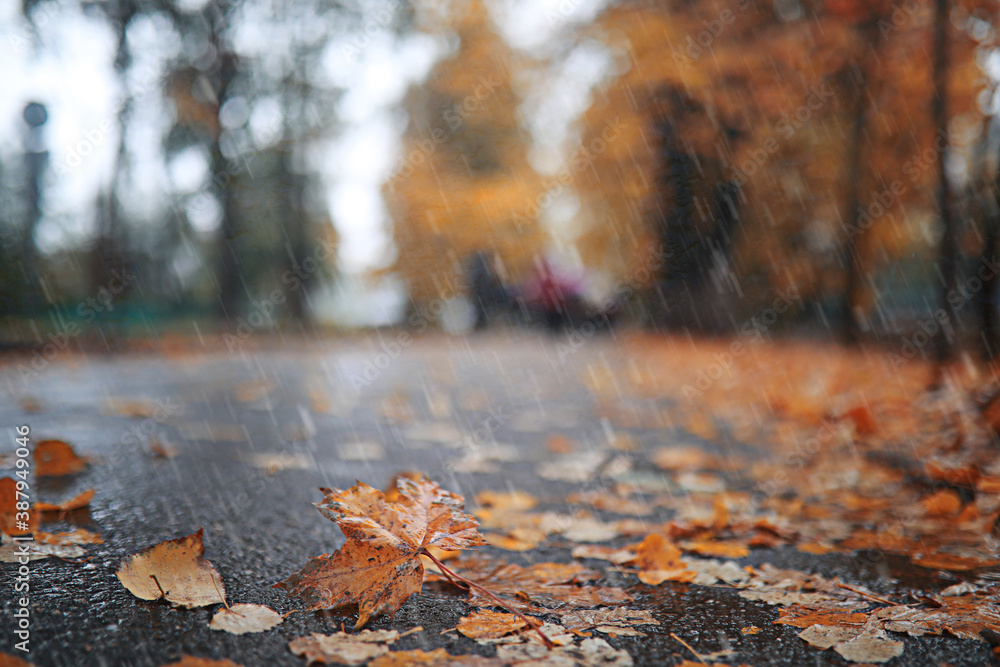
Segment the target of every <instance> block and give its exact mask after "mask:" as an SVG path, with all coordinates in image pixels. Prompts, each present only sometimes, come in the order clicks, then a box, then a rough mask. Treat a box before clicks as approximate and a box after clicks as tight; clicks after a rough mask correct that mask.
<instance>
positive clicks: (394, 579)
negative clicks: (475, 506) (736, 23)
mask: <svg viewBox="0 0 1000 667" xmlns="http://www.w3.org/2000/svg"><path fill="white" fill-rule="evenodd" d="M320 490H321V491H323V493H324V494H325V495H326V498H324V500H323V502H321V503H317V504H316V507H317V509H319V511H320V512H321V513H322V514H323V516H325V517H327V518H328V519H330V520H331V521H334V522H336V523H337V525H338V526H340V529H341V530H342V531H343V532H344V536H345V537H347V542H346V543H345V544H344V546H342V547H341V548H340V549H339V550H338V551H337V552H336V553H335V554H333V555H332V556H331V555H329V554H324V555H322V556H319V557H317V558H313V559H312V560H310V561H309V563H308V564H307V565H306V566H305V567H304V568H302V570H300V571H299V572H297V573H296V574H293V575H292V576H290V577H288V579H285V580H284V581H282V582H279V583H277V584H275V586H277V587H279V588H284V589H285V590H287V591H288V592H289V593H290V594H292V595H294V596H296V597H299V598H301V599H302V600H303V601H305V602H306V603H307V604H308V605H309V606H310V608H311V609H336V608H339V607H344V606H347V605H351V604H357V605H358V622H357V624H356V625H355V628H361V627H363V626H364V625H365V624H366V623H367V622H368V619H369V618H371V617H372V616H374V615H377V614H381V613H389V614H390V615H394V614H395V613H396V611H398V610H399V608H400V607H401V606H403V603H404V602H406V600H407V599H408V598H409V597H410V596H411V595H413V594H414V593H417V592H419V591H420V587H421V585H422V583H423V576H424V568H423V564H422V563H421V561H420V554H421V553H425V552H426V550H427V549H428V547H437V548H440V549H445V550H448V551H455V550H459V549H469V548H471V547H474V546H478V545H481V544H485V541H484V540H483V538H482V536H481V535H480V534H479V531H478V530H477V529H476V527H477V526H478V522H477V521H476V519H475V518H473V517H472V516H470V515H468V514H466V513H465V511H464V510H463V498H462V496H460V495H457V494H454V493H450V492H448V491H445V490H444V489H442V488H441V487H440V486H439V485H438V484H437V483H436V482H431V481H430V480H428V479H426V478H421V479H419V480H412V479H407V478H402V477H401V478H399V479H397V480H396V492H397V493H398V499H397V500H396V501H395V502H390V501H389V500H387V499H386V497H385V494H383V493H382V492H381V491H379V490H378V489H376V488H373V487H371V486H368V485H367V484H364V483H362V482H358V483H357V484H356V485H355V486H352V487H351V488H350V489H347V490H346V491H341V490H336V489H320Z"/></svg>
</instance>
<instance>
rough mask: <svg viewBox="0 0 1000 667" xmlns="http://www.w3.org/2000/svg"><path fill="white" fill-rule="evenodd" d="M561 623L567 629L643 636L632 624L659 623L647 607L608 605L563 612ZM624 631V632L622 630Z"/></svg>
mask: <svg viewBox="0 0 1000 667" xmlns="http://www.w3.org/2000/svg"><path fill="white" fill-rule="evenodd" d="M561 621H562V624H563V625H565V626H566V628H568V629H569V630H577V631H581V630H590V629H592V628H593V629H596V630H597V631H598V632H603V633H605V634H619V635H626V634H627V635H630V636H637V637H643V636H645V633H644V632H641V631H638V630H634V629H633V628H632V626H634V625H659V624H660V622H659V621H657V620H656V619H655V618H653V615H652V614H651V613H650V612H649V610H648V609H628V608H625V607H608V608H604V609H584V610H579V611H571V612H570V613H568V614H565V615H564V616H563V617H562V619H561ZM623 631H624V632H623Z"/></svg>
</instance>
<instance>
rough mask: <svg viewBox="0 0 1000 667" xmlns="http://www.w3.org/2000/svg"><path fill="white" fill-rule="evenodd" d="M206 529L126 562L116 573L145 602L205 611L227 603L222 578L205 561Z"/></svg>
mask: <svg viewBox="0 0 1000 667" xmlns="http://www.w3.org/2000/svg"><path fill="white" fill-rule="evenodd" d="M203 531H204V529H203V528H199V529H198V532H197V533H192V534H191V535H186V536H184V537H178V538H176V539H173V540H166V541H164V542H160V543H159V544H156V545H154V546H152V547H149V548H148V549H144V550H142V551H140V552H139V553H137V554H133V555H131V556H127V557H126V558H125V559H124V560H122V563H121V565H120V566H119V567H118V571H117V572H116V573H115V574H116V575H117V576H118V580H119V581H120V582H121V583H122V586H124V587H125V588H126V589H128V591H129V592H130V593H132V595H134V596H136V597H137V598H140V599H142V600H159V599H160V598H161V597H163V598H166V599H167V600H169V601H170V602H172V603H173V604H175V605H177V606H178V607H204V606H207V605H210V604H217V603H221V602H224V601H225V588H224V586H223V583H222V577H221V576H219V573H218V572H216V571H215V568H214V567H213V566H212V564H211V563H209V562H208V561H207V560H205V558H204V555H205V545H204V543H203V542H202V535H203Z"/></svg>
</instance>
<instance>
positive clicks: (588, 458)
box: [538, 451, 607, 482]
mask: <svg viewBox="0 0 1000 667" xmlns="http://www.w3.org/2000/svg"><path fill="white" fill-rule="evenodd" d="M606 458H607V455H606V454H605V453H604V452H601V451H590V452H579V453H576V454H564V455H562V456H560V457H558V458H557V459H555V460H554V461H546V462H545V463H542V464H541V465H540V466H538V476H539V477H541V478H542V479H548V480H553V481H560V482H586V481H589V480H591V479H593V478H594V476H595V473H596V472H597V470H598V469H599V468H600V467H601V464H602V463H604V459H606Z"/></svg>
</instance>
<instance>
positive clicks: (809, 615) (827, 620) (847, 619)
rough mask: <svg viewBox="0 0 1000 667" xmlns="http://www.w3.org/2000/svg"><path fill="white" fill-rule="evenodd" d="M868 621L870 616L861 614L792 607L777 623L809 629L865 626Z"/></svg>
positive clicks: (783, 609) (784, 612) (781, 613)
mask: <svg viewBox="0 0 1000 667" xmlns="http://www.w3.org/2000/svg"><path fill="white" fill-rule="evenodd" d="M867 620H868V614H863V613H861V612H845V611H834V610H829V609H811V608H809V607H802V606H798V605H792V606H790V607H784V608H782V609H781V610H780V612H779V614H778V620H776V621H775V623H780V624H782V625H791V626H793V627H796V628H809V627H812V626H814V625H816V626H836V627H844V626H845V625H857V626H859V628H860V626H863V625H864V624H865V621H867Z"/></svg>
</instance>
